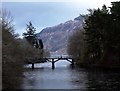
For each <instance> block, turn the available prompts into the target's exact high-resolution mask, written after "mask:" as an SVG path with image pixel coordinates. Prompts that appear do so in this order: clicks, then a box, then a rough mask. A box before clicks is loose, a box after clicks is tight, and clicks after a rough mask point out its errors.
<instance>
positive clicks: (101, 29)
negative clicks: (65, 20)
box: [84, 2, 120, 65]
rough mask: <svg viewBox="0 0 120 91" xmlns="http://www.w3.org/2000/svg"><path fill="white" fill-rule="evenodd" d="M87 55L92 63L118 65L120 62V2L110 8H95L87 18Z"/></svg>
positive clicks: (85, 33)
mask: <svg viewBox="0 0 120 91" xmlns="http://www.w3.org/2000/svg"><path fill="white" fill-rule="evenodd" d="M85 23H86V24H85V27H84V29H85V32H84V35H85V41H86V49H87V51H86V52H85V56H86V57H87V61H88V62H89V63H91V64H96V63H97V64H98V63H104V64H105V65H108V64H110V63H111V65H113V64H114V65H118V64H120V62H118V61H119V60H120V57H119V56H120V48H119V46H120V27H119V24H120V2H112V7H110V11H109V9H108V8H107V7H106V6H105V5H104V6H103V7H102V9H99V8H98V9H94V10H93V11H92V13H91V12H90V14H89V15H88V17H87V18H86V20H85Z"/></svg>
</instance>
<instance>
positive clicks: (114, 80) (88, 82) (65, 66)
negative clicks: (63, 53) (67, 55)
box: [22, 61, 120, 91]
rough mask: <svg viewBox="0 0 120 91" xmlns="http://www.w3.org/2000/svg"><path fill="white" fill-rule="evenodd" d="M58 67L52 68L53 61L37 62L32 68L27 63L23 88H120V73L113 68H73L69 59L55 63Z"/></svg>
mask: <svg viewBox="0 0 120 91" xmlns="http://www.w3.org/2000/svg"><path fill="white" fill-rule="evenodd" d="M55 66H56V68H55V69H54V70H52V69H51V63H49V62H48V63H42V64H35V69H34V70H32V69H31V68H30V67H31V65H27V66H26V67H27V69H26V71H25V73H24V75H25V78H24V79H23V86H22V88H23V89H80V91H81V90H84V91H87V90H93V89H108V90H109V89H112V90H113V89H120V87H119V86H120V78H119V77H120V73H119V72H118V71H111V70H109V71H108V70H106V71H105V70H104V71H103V70H99V71H98V70H95V69H94V70H88V69H87V70H86V69H83V68H76V67H75V68H71V66H70V63H69V62H67V61H59V62H56V63H55Z"/></svg>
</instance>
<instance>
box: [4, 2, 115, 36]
mask: <svg viewBox="0 0 120 91" xmlns="http://www.w3.org/2000/svg"><path fill="white" fill-rule="evenodd" d="M8 1H9V2H8ZM14 1H15V0H4V2H3V3H2V7H3V8H6V9H7V10H9V11H10V12H11V14H12V16H13V17H14V22H13V23H14V25H15V29H16V30H15V31H16V33H19V34H20V36H22V33H23V32H25V29H26V24H28V22H29V21H31V22H32V24H33V26H34V27H35V28H36V29H37V31H36V32H40V31H41V30H42V29H43V28H46V27H50V26H54V25H57V24H59V23H64V22H65V21H68V20H71V19H72V20H73V19H74V18H75V17H77V16H79V14H87V13H88V12H87V9H89V8H92V9H93V8H98V7H100V8H101V7H102V5H103V4H106V5H107V6H110V2H111V1H117V0H79V2H78V0H66V1H65V0H52V1H50V0H39V2H35V1H38V0H34V2H33V0H30V1H28V0H24V1H28V2H14ZM21 1H23V0H21ZM40 1H41V2H40ZM43 1H44V2H43ZM55 1H56V2H55ZM68 1H69V2H68ZM70 1H71V2H70Z"/></svg>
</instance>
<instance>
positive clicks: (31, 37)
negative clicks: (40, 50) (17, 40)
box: [23, 22, 36, 45]
mask: <svg viewBox="0 0 120 91" xmlns="http://www.w3.org/2000/svg"><path fill="white" fill-rule="evenodd" d="M26 31H27V33H23V36H24V37H25V38H26V39H27V41H28V42H29V43H30V44H31V45H34V42H35V31H36V28H34V27H33V25H32V23H31V22H29V24H27V28H26Z"/></svg>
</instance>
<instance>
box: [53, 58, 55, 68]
mask: <svg viewBox="0 0 120 91" xmlns="http://www.w3.org/2000/svg"><path fill="white" fill-rule="evenodd" d="M52 69H55V62H54V59H52Z"/></svg>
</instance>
